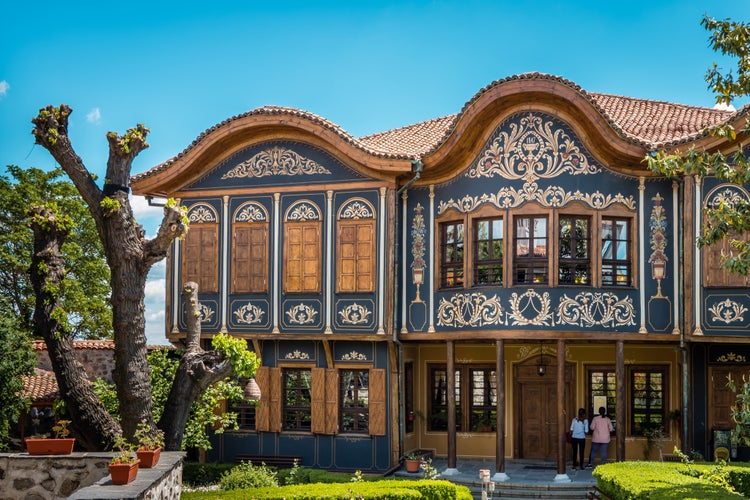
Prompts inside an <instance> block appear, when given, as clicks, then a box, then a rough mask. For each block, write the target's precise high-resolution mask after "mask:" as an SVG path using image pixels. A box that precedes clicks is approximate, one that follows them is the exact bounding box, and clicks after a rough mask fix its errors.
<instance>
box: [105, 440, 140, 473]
mask: <svg viewBox="0 0 750 500" xmlns="http://www.w3.org/2000/svg"><path fill="white" fill-rule="evenodd" d="M115 448H117V450H118V451H117V453H115V456H113V457H112V460H111V461H110V462H109V475H110V476H112V484H128V483H129V482H131V481H132V480H134V479H135V476H136V475H137V474H138V464H140V462H141V461H140V460H138V457H137V456H136V455H135V453H134V452H133V450H134V448H135V447H134V446H133V445H132V444H131V443H129V442H128V440H127V439H125V438H124V437H122V436H119V437H118V438H117V439H116V440H115Z"/></svg>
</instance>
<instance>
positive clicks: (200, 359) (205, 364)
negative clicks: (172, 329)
mask: <svg viewBox="0 0 750 500" xmlns="http://www.w3.org/2000/svg"><path fill="white" fill-rule="evenodd" d="M183 295H184V297H185V303H186V307H185V309H186V310H187V311H188V315H187V327H188V328H187V339H186V344H187V350H186V351H185V354H184V355H183V356H182V359H181V360H180V366H179V367H178V368H177V373H175V377H174V382H173V383H172V388H171V390H170V392H169V397H168V398H167V403H166V404H165V406H164V413H162V416H161V420H159V425H158V426H159V428H160V429H161V430H163V431H164V448H165V449H166V450H179V449H180V448H181V446H182V438H183V436H184V433H185V424H186V422H187V419H188V416H189V414H190V407H191V406H192V404H193V401H195V399H196V398H197V397H198V396H199V395H200V394H201V392H203V391H204V390H205V389H206V388H207V387H208V386H210V385H211V384H213V383H215V382H218V381H219V380H222V379H224V378H225V377H228V376H230V375H231V374H232V365H231V364H230V362H229V360H228V359H227V358H226V357H225V356H224V354H223V353H221V352H218V351H204V350H203V349H202V348H201V346H200V338H201V320H200V303H199V302H198V284H197V283H193V282H188V283H186V284H185V287H184V288H183Z"/></svg>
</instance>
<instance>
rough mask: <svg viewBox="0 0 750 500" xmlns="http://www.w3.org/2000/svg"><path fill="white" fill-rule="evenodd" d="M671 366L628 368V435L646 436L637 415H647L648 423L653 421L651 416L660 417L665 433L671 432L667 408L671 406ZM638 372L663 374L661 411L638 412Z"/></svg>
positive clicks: (637, 366)
mask: <svg viewBox="0 0 750 500" xmlns="http://www.w3.org/2000/svg"><path fill="white" fill-rule="evenodd" d="M669 368H670V367H669V365H632V366H629V367H628V373H627V377H628V380H627V397H628V402H627V404H628V410H629V415H628V435H630V436H635V437H644V434H643V433H642V432H641V431H640V429H639V423H637V422H636V413H639V414H642V413H645V414H646V417H647V419H648V421H651V419H650V416H651V415H659V416H660V417H661V420H660V422H659V423H660V424H661V425H662V427H664V431H665V432H667V433H668V432H669V422H668V420H667V407H668V406H669ZM638 372H646V373H647V374H648V375H652V374H657V373H658V374H661V375H662V381H661V386H662V387H661V409H660V410H651V409H645V410H643V411H641V412H636V408H635V399H636V390H635V387H634V383H635V380H634V377H635V374H636V373H638Z"/></svg>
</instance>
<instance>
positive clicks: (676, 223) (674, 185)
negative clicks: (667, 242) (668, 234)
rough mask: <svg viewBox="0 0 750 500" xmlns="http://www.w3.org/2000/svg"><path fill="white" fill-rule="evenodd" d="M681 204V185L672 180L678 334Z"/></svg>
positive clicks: (677, 328) (676, 325)
mask: <svg viewBox="0 0 750 500" xmlns="http://www.w3.org/2000/svg"><path fill="white" fill-rule="evenodd" d="M679 204H680V201H679V185H678V184H677V181H672V262H673V264H672V265H673V267H674V272H673V274H674V276H673V278H672V294H673V295H672V300H673V301H674V304H673V306H672V308H673V312H672V316H673V317H674V329H673V330H672V333H674V334H676V335H679V334H680V303H681V302H682V300H681V298H680V262H681V259H680V248H679V247H680V244H679V243H680V240H679V239H678V238H679V223H680V214H679V211H678V210H679Z"/></svg>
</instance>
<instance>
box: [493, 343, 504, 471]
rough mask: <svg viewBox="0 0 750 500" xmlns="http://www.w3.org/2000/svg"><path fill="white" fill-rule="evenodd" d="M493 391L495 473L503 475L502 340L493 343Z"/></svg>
mask: <svg viewBox="0 0 750 500" xmlns="http://www.w3.org/2000/svg"><path fill="white" fill-rule="evenodd" d="M495 391H496V392H497V408H496V411H497V416H496V417H497V418H496V419H495V428H496V429H497V431H496V432H495V434H496V436H497V437H496V439H495V472H497V473H498V474H497V476H504V473H505V345H504V342H503V340H502V339H500V340H496V341H495Z"/></svg>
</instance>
